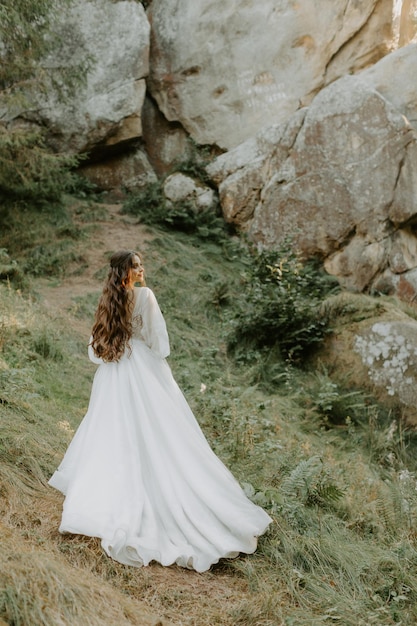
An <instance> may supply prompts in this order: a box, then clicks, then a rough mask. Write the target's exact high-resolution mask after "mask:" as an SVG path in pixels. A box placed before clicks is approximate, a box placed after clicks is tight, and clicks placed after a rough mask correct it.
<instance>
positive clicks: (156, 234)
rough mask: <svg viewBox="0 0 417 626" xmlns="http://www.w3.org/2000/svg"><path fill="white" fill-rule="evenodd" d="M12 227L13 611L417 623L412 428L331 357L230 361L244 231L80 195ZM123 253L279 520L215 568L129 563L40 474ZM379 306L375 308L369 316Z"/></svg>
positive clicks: (194, 398) (71, 417) (147, 619)
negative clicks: (133, 261)
mask: <svg viewBox="0 0 417 626" xmlns="http://www.w3.org/2000/svg"><path fill="white" fill-rule="evenodd" d="M8 224H9V227H8V228H3V229H2V234H1V237H0V248H2V249H3V251H4V249H7V253H8V255H9V256H8V257H7V256H6V254H5V253H4V252H3V256H2V257H1V261H2V263H3V265H7V264H8V266H9V270H8V275H10V274H11V270H10V267H13V268H14V270H13V272H14V274H13V276H14V278H13V281H12V283H11V284H8V283H7V282H2V283H0V350H1V352H0V419H1V439H0V493H1V500H0V511H1V532H2V547H1V550H0V562H1V566H0V619H2V620H3V621H4V623H6V624H9V625H10V626H11V625H13V626H38V625H39V626H40V625H42V626H56V625H57V624H63V625H65V626H66V625H68V626H70V625H71V626H86V625H91V626H124V625H126V626H127V625H143V626H148V625H153V626H156V624H158V623H161V624H166V625H168V624H172V625H177V626H180V625H181V626H214V625H215V624H219V625H222V626H232V625H233V626H237V625H241V626H280V625H283V626H284V625H285V626H291V625H293V626H303V625H305V626H310V625H325V624H326V625H327V624H329V623H330V624H331V623H339V624H343V625H344V626H359V625H362V626H368V625H369V624H375V625H378V626H382V625H394V624H397V625H398V624H413V623H415V622H416V621H417V608H416V607H417V602H416V599H417V550H416V534H415V523H416V515H417V490H416V487H417V484H416V477H415V471H416V469H417V462H416V460H415V458H416V455H415V450H416V438H415V435H414V433H413V432H410V431H409V430H407V429H406V428H405V427H404V425H403V424H402V422H401V421H400V420H399V419H398V417H397V415H395V414H394V413H393V412H392V411H390V410H388V409H387V408H386V407H383V406H379V405H378V404H377V403H376V401H375V400H374V399H372V398H370V397H369V396H367V395H365V394H363V393H361V391H360V390H358V389H343V388H341V387H340V386H337V385H336V383H334V382H333V381H332V380H331V379H330V377H329V376H328V374H327V372H326V370H325V369H324V368H321V369H320V368H318V367H315V368H312V367H311V366H310V367H305V368H304V369H299V368H295V367H293V366H290V365H288V364H286V365H285V364H284V365H282V364H281V365H280V366H278V364H277V363H275V362H274V361H273V360H271V361H270V362H269V363H268V362H257V363H253V362H252V363H249V362H247V363H245V362H244V361H242V360H241V361H240V362H239V363H236V362H235V361H234V360H232V358H231V357H230V356H229V355H228V354H227V351H226V335H227V332H228V329H229V328H230V323H231V320H232V319H233V315H234V306H235V302H236V301H237V300H238V299H239V297H240V295H241V293H240V292H241V291H242V289H244V285H245V281H244V280H243V277H244V276H245V274H246V273H247V271H248V265H247V257H246V256H245V255H243V254H242V251H241V247H240V244H239V242H238V241H235V240H233V239H230V240H229V241H228V242H227V243H226V242H223V244H221V245H220V244H218V243H215V242H210V241H208V240H204V239H201V238H200V239H198V238H197V237H195V236H188V235H185V234H183V233H176V232H169V231H163V230H158V229H157V228H150V227H147V226H144V225H142V224H138V223H137V220H136V219H135V218H133V217H127V216H125V215H122V214H121V213H120V206H119V205H114V204H113V205H106V204H99V203H97V202H93V201H90V202H87V201H75V200H74V199H71V198H68V199H67V206H66V209H65V210H62V212H61V213H59V214H57V213H55V214H53V213H52V212H49V213H48V212H45V211H44V212H41V213H36V214H34V213H32V212H31V211H29V210H27V211H22V212H21V213H20V214H19V215H16V214H15V215H10V216H9V222H8ZM121 247H123V248H125V247H126V248H134V249H138V250H140V251H141V252H142V253H143V257H144V262H145V267H146V270H147V283H148V285H149V286H150V287H151V288H152V289H153V290H154V291H155V293H156V294H157V297H158V301H159V302H160V305H161V308H162V310H163V312H164V315H165V317H166V320H167V324H168V329H169V331H170V337H171V351H172V356H171V357H170V359H169V362H170V365H171V367H172V369H173V372H174V375H175V377H176V379H177V381H178V383H179V384H180V386H181V388H182V389H183V391H184V392H185V395H186V397H187V399H188V400H189V402H190V404H191V406H192V408H193V410H194V411H195V414H196V416H197V418H198V420H199V422H200V424H201V426H202V428H203V430H204V432H205V434H206V436H207V438H208V439H209V441H210V443H211V445H212V446H213V448H214V450H215V451H216V453H217V454H218V455H219V456H220V457H221V458H222V460H223V461H224V462H225V463H226V464H227V465H228V466H229V467H230V468H231V470H232V471H233V473H234V474H235V476H236V477H237V478H238V480H239V481H241V483H242V484H243V485H244V487H245V490H246V491H247V493H248V494H249V495H250V497H251V498H253V499H254V500H255V501H256V502H258V503H260V504H261V505H262V506H264V507H265V508H266V509H267V510H268V512H270V514H271V515H272V516H273V518H274V524H273V526H272V528H271V530H270V531H269V533H268V534H267V535H266V536H265V537H263V538H262V539H261V541H260V543H259V549H258V551H257V552H256V554H255V555H252V556H247V557H241V558H238V559H236V560H231V561H223V562H221V563H220V564H219V565H218V566H216V567H214V568H213V569H212V570H211V571H210V572H208V573H205V574H196V573H194V572H190V571H186V570H182V569H180V568H178V567H170V568H163V567H161V566H159V565H157V564H151V565H150V566H149V567H148V568H144V569H134V568H129V567H126V566H123V565H121V564H119V563H115V562H113V561H111V560H110V559H108V558H107V557H106V556H105V555H104V554H103V552H102V550H101V548H100V545H99V541H98V540H95V539H90V538H86V537H80V536H75V537H74V536H65V535H60V534H59V533H58V531H57V528H58V525H59V519H60V512H61V504H62V497H61V496H60V494H58V493H57V492H55V491H54V490H53V489H51V488H50V487H48V486H47V480H48V478H49V476H50V475H51V473H52V472H53V471H54V469H55V468H56V466H57V464H58V463H59V461H60V459H61V458H62V455H63V453H64V451H65V449H66V446H67V445H68V442H69V441H70V439H71V436H72V433H73V432H74V429H75V428H76V427H77V425H78V424H79V422H80V420H81V419H82V416H83V415H84V413H85V411H86V407H87V404H88V398H89V391H90V387H91V381H92V377H93V374H94V370H95V367H94V366H93V365H92V364H91V363H89V362H88V359H87V357H86V344H87V341H88V335H89V331H90V327H91V321H92V315H93V312H94V308H95V305H96V302H97V297H98V294H99V293H100V290H101V284H102V281H103V278H104V272H105V265H106V259H107V257H108V254H109V252H111V251H114V250H116V249H118V248H121ZM2 271H3V270H2ZM16 287H18V289H16ZM367 306H368V309H367V310H368V313H366V312H365V313H364V315H365V314H368V315H375V311H372V310H371V309H372V307H369V305H367ZM365 309H366V307H364V310H365ZM273 371H274V372H275V380H274V382H271V381H272V379H273V378H274V377H273V376H272V373H273ZM336 408H337V419H336V417H335V415H334V413H335V411H336ZM333 417H335V419H333ZM202 489H204V485H202Z"/></svg>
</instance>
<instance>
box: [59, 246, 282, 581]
mask: <svg viewBox="0 0 417 626" xmlns="http://www.w3.org/2000/svg"><path fill="white" fill-rule="evenodd" d="M136 283H139V284H141V285H142V286H141V287H135V284H136ZM143 285H144V269H143V265H142V262H141V258H140V256H139V254H137V253H136V252H133V251H120V252H117V253H116V254H114V255H113V256H112V257H111V259H110V269H109V274H108V277H107V280H106V283H105V285H104V289H103V293H102V295H101V298H100V301H99V304H98V307H97V311H96V314H95V323H94V326H93V330H92V338H91V340H90V344H89V348H88V352H89V356H90V359H91V360H92V361H93V362H94V363H96V364H98V365H99V367H98V369H97V371H96V374H95V377H94V382H93V387H92V391H91V397H90V403H89V407H88V411H87V414H86V415H85V417H84V419H83V421H82V422H81V424H80V426H79V428H78V430H77V432H76V433H75V435H74V438H73V440H72V441H71V443H70V445H69V447H68V450H67V452H66V454H65V456H64V459H63V461H62V463H61V465H60V466H59V468H58V469H57V471H56V472H55V473H54V474H53V476H52V478H51V479H50V481H49V484H50V485H52V486H53V487H55V488H56V489H58V490H59V491H61V492H62V493H63V494H64V495H65V496H66V497H65V501H64V506H63V513H62V521H61V525H60V528H59V530H60V532H62V533H76V534H81V535H89V536H92V537H99V538H101V544H102V546H103V549H104V550H105V552H106V553H107V554H108V555H109V556H110V557H112V558H113V559H115V560H116V561H119V562H120V563H125V564H127V565H133V566H142V565H148V564H149V562H150V561H153V560H154V561H158V562H159V563H161V564H162V565H171V564H173V563H177V564H178V565H181V566H183V567H187V568H190V569H195V570H196V571H197V572H203V571H206V570H208V569H209V568H210V566H211V565H212V564H213V563H217V562H218V561H219V559H220V558H224V557H235V556H237V555H238V554H239V552H245V553H252V552H254V551H255V550H256V545H257V538H258V536H259V535H261V534H262V533H264V532H265V530H266V529H267V527H268V525H269V524H270V522H271V518H270V517H269V516H268V515H267V513H266V512H265V511H264V510H263V509H261V508H260V507H258V506H256V505H255V504H253V503H252V502H251V501H250V500H248V498H247V497H246V496H245V494H244V493H243V491H242V489H241V488H240V486H239V484H238V483H237V481H236V480H235V478H234V477H233V476H232V474H231V473H230V472H229V470H228V469H227V468H226V467H225V466H224V465H223V463H222V462H221V461H220V459H218V458H217V456H216V455H215V454H214V452H213V451H212V450H211V448H210V446H209V444H208V443H207V441H206V439H205V437H204V435H203V433H202V431H201V429H200V427H199V425H198V423H197V421H196V419H195V417H194V415H193V413H192V411H191V409H190V407H189V406H188V404H187V402H186V400H185V398H184V396H183V395H182V393H181V391H180V389H179V387H178V385H177V383H176V382H175V380H174V378H173V376H172V373H171V370H170V368H169V365H168V363H167V362H166V360H165V358H166V357H167V356H168V355H169V341H168V334H167V330H166V325H165V321H164V318H163V316H162V313H161V311H160V309H159V306H158V303H157V301H156V298H155V296H154V294H153V292H152V291H151V290H150V289H149V288H148V287H145V286H143Z"/></svg>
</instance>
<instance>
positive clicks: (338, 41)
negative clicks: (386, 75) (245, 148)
mask: <svg viewBox="0 0 417 626" xmlns="http://www.w3.org/2000/svg"><path fill="white" fill-rule="evenodd" d="M149 18H150V21H151V23H152V58H151V68H150V78H149V87H150V91H151V94H152V96H153V97H154V98H155V100H156V101H157V103H158V105H159V107H160V109H161V111H162V112H163V114H164V115H165V117H166V118H167V119H168V120H169V121H179V122H180V123H181V124H182V125H183V126H184V128H185V129H186V130H187V131H188V132H189V133H190V135H191V136H192V137H193V139H194V140H195V141H196V142H197V143H199V144H217V145H218V146H220V147H221V148H226V149H230V148H232V147H235V146H236V145H238V144H240V143H242V142H243V141H244V140H245V139H247V138H249V137H251V136H253V135H254V134H255V133H256V132H258V131H259V130H260V129H262V128H265V127H267V126H271V125H272V124H276V123H280V122H283V121H285V120H286V119H288V118H289V117H290V116H291V115H292V114H293V113H294V112H295V111H296V110H297V109H299V108H300V107H302V106H304V105H307V104H309V103H310V101H311V99H312V98H313V97H314V95H315V94H316V93H317V92H318V91H319V90H320V89H321V88H322V87H323V86H325V85H326V84H327V83H328V82H330V81H333V80H334V79H335V78H338V77H340V76H342V75H343V74H345V73H348V72H351V71H357V70H358V69H360V68H363V67H365V66H367V65H368V64H369V63H370V62H374V61H376V60H377V59H378V58H380V57H381V56H382V55H383V54H386V52H387V50H388V46H389V44H390V43H391V41H390V40H391V22H392V1H391V0H362V2H361V3H358V2H346V1H345V0H299V1H298V2H283V1H279V2H278V1H277V0H262V2H260V1H259V0H247V1H245V2H242V1H241V0H228V2H222V1H220V0H153V1H152V4H151V6H150V9H149Z"/></svg>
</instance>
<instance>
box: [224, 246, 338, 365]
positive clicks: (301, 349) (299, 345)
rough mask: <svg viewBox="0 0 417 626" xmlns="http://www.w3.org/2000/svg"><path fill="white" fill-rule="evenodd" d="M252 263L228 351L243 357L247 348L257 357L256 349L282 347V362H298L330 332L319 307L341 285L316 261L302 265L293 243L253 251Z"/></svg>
mask: <svg viewBox="0 0 417 626" xmlns="http://www.w3.org/2000/svg"><path fill="white" fill-rule="evenodd" d="M249 262H250V268H249V272H248V275H247V276H246V277H244V280H243V285H242V293H243V295H242V298H241V302H240V306H239V311H238V313H237V314H236V316H235V318H234V320H233V321H232V327H233V328H232V330H231V332H230V333H229V336H228V347H229V350H230V351H231V352H233V353H234V354H235V356H236V357H237V358H238V359H243V360H245V359H246V355H248V349H252V353H253V354H254V355H255V357H256V358H260V356H262V355H260V354H259V353H257V352H256V351H257V350H261V351H262V350H265V349H267V351H269V350H271V349H278V350H279V354H280V356H281V359H282V360H289V361H293V362H296V363H299V362H300V360H301V359H302V358H303V357H304V356H306V355H307V354H308V352H309V350H310V349H311V348H313V347H314V346H315V345H316V344H318V343H321V342H322V341H323V338H324V337H325V335H326V334H327V333H328V332H329V326H328V321H327V318H326V317H325V316H324V315H323V313H322V312H321V311H320V305H321V303H322V301H323V300H324V298H325V297H326V296H327V295H328V294H330V293H331V292H333V291H335V290H336V289H337V283H336V281H335V280H334V279H333V278H331V277H330V276H328V275H327V274H326V273H325V272H324V270H322V269H321V267H320V265H319V264H318V263H317V262H316V261H307V262H305V263H302V262H301V260H300V258H299V255H298V254H297V253H296V252H294V251H293V250H292V249H291V247H290V245H289V244H285V245H284V246H282V247H281V248H280V249H279V250H275V251H263V252H254V251H252V256H251V258H250V260H249ZM253 350H254V351H255V352H253Z"/></svg>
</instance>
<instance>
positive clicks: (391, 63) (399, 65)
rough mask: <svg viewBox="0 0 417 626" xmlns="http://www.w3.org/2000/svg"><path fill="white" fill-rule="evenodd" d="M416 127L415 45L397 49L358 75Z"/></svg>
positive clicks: (416, 69) (416, 66)
mask: <svg viewBox="0 0 417 626" xmlns="http://www.w3.org/2000/svg"><path fill="white" fill-rule="evenodd" d="M359 76H360V77H361V78H362V80H363V81H364V82H365V83H366V84H367V85H369V86H371V87H374V89H376V90H377V91H378V92H379V93H380V94H382V95H383V96H384V98H386V99H387V100H389V101H390V102H391V103H392V104H393V105H394V106H395V107H396V109H397V110H398V111H400V113H402V114H403V115H405V116H406V118H407V119H408V121H409V122H410V124H412V125H413V126H414V128H415V129H416V130H417V44H410V45H409V46H406V47H405V48H399V49H398V50H395V51H394V52H391V54H388V55H387V56H386V57H384V58H383V59H381V60H380V61H379V62H378V63H376V64H375V65H373V66H372V67H370V68H368V69H366V70H364V71H363V72H361V73H360V74H359Z"/></svg>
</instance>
